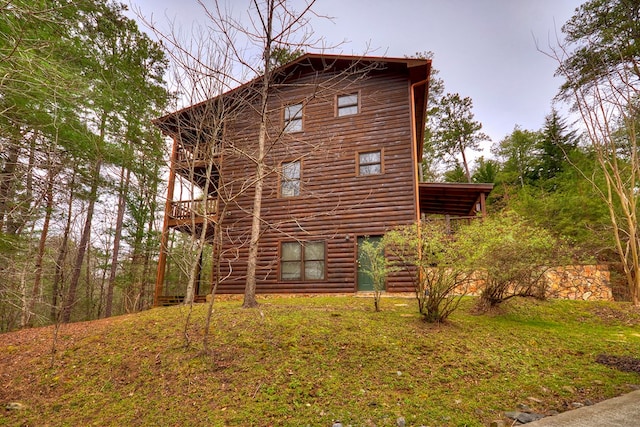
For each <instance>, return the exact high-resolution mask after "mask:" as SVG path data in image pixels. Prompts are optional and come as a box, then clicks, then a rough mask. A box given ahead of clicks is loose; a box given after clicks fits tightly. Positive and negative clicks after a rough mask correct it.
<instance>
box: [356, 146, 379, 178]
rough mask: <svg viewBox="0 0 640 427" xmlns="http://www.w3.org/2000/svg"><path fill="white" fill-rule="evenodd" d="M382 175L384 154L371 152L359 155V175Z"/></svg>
mask: <svg viewBox="0 0 640 427" xmlns="http://www.w3.org/2000/svg"><path fill="white" fill-rule="evenodd" d="M381 173H382V152H380V151H369V152H367V153H359V154H358V175H378V174H381Z"/></svg>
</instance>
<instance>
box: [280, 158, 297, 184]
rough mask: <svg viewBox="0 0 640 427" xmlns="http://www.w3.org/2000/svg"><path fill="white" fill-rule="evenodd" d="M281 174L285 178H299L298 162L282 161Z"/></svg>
mask: <svg viewBox="0 0 640 427" xmlns="http://www.w3.org/2000/svg"><path fill="white" fill-rule="evenodd" d="M282 176H283V177H284V178H285V179H287V180H292V179H300V162H289V163H283V164H282Z"/></svg>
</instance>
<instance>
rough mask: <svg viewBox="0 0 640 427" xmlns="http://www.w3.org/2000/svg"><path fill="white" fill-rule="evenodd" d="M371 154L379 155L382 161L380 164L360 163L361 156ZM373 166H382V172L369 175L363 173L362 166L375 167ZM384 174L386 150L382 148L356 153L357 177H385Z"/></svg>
mask: <svg viewBox="0 0 640 427" xmlns="http://www.w3.org/2000/svg"><path fill="white" fill-rule="evenodd" d="M371 153H379V155H380V161H379V162H375V163H361V162H360V156H361V155H363V154H371ZM373 165H380V172H379V173H367V174H363V173H361V168H362V166H373ZM383 174H384V148H380V149H378V150H362V151H357V152H356V176H377V175H383Z"/></svg>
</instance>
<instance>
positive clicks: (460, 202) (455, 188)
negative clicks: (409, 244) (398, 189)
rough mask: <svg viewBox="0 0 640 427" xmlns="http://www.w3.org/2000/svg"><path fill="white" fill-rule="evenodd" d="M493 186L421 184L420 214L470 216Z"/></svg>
mask: <svg viewBox="0 0 640 427" xmlns="http://www.w3.org/2000/svg"><path fill="white" fill-rule="evenodd" d="M491 190H493V184H464V183H449V182H421V183H420V184H419V194H420V213H423V214H426V215H450V216H471V215H475V214H476V212H477V204H478V203H483V202H484V200H485V199H486V197H487V195H489V193H490V192H491Z"/></svg>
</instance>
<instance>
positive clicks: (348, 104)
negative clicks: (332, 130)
mask: <svg viewBox="0 0 640 427" xmlns="http://www.w3.org/2000/svg"><path fill="white" fill-rule="evenodd" d="M352 114H358V94H357V93H354V94H351V95H341V96H338V117H342V116H350V115H352Z"/></svg>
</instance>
